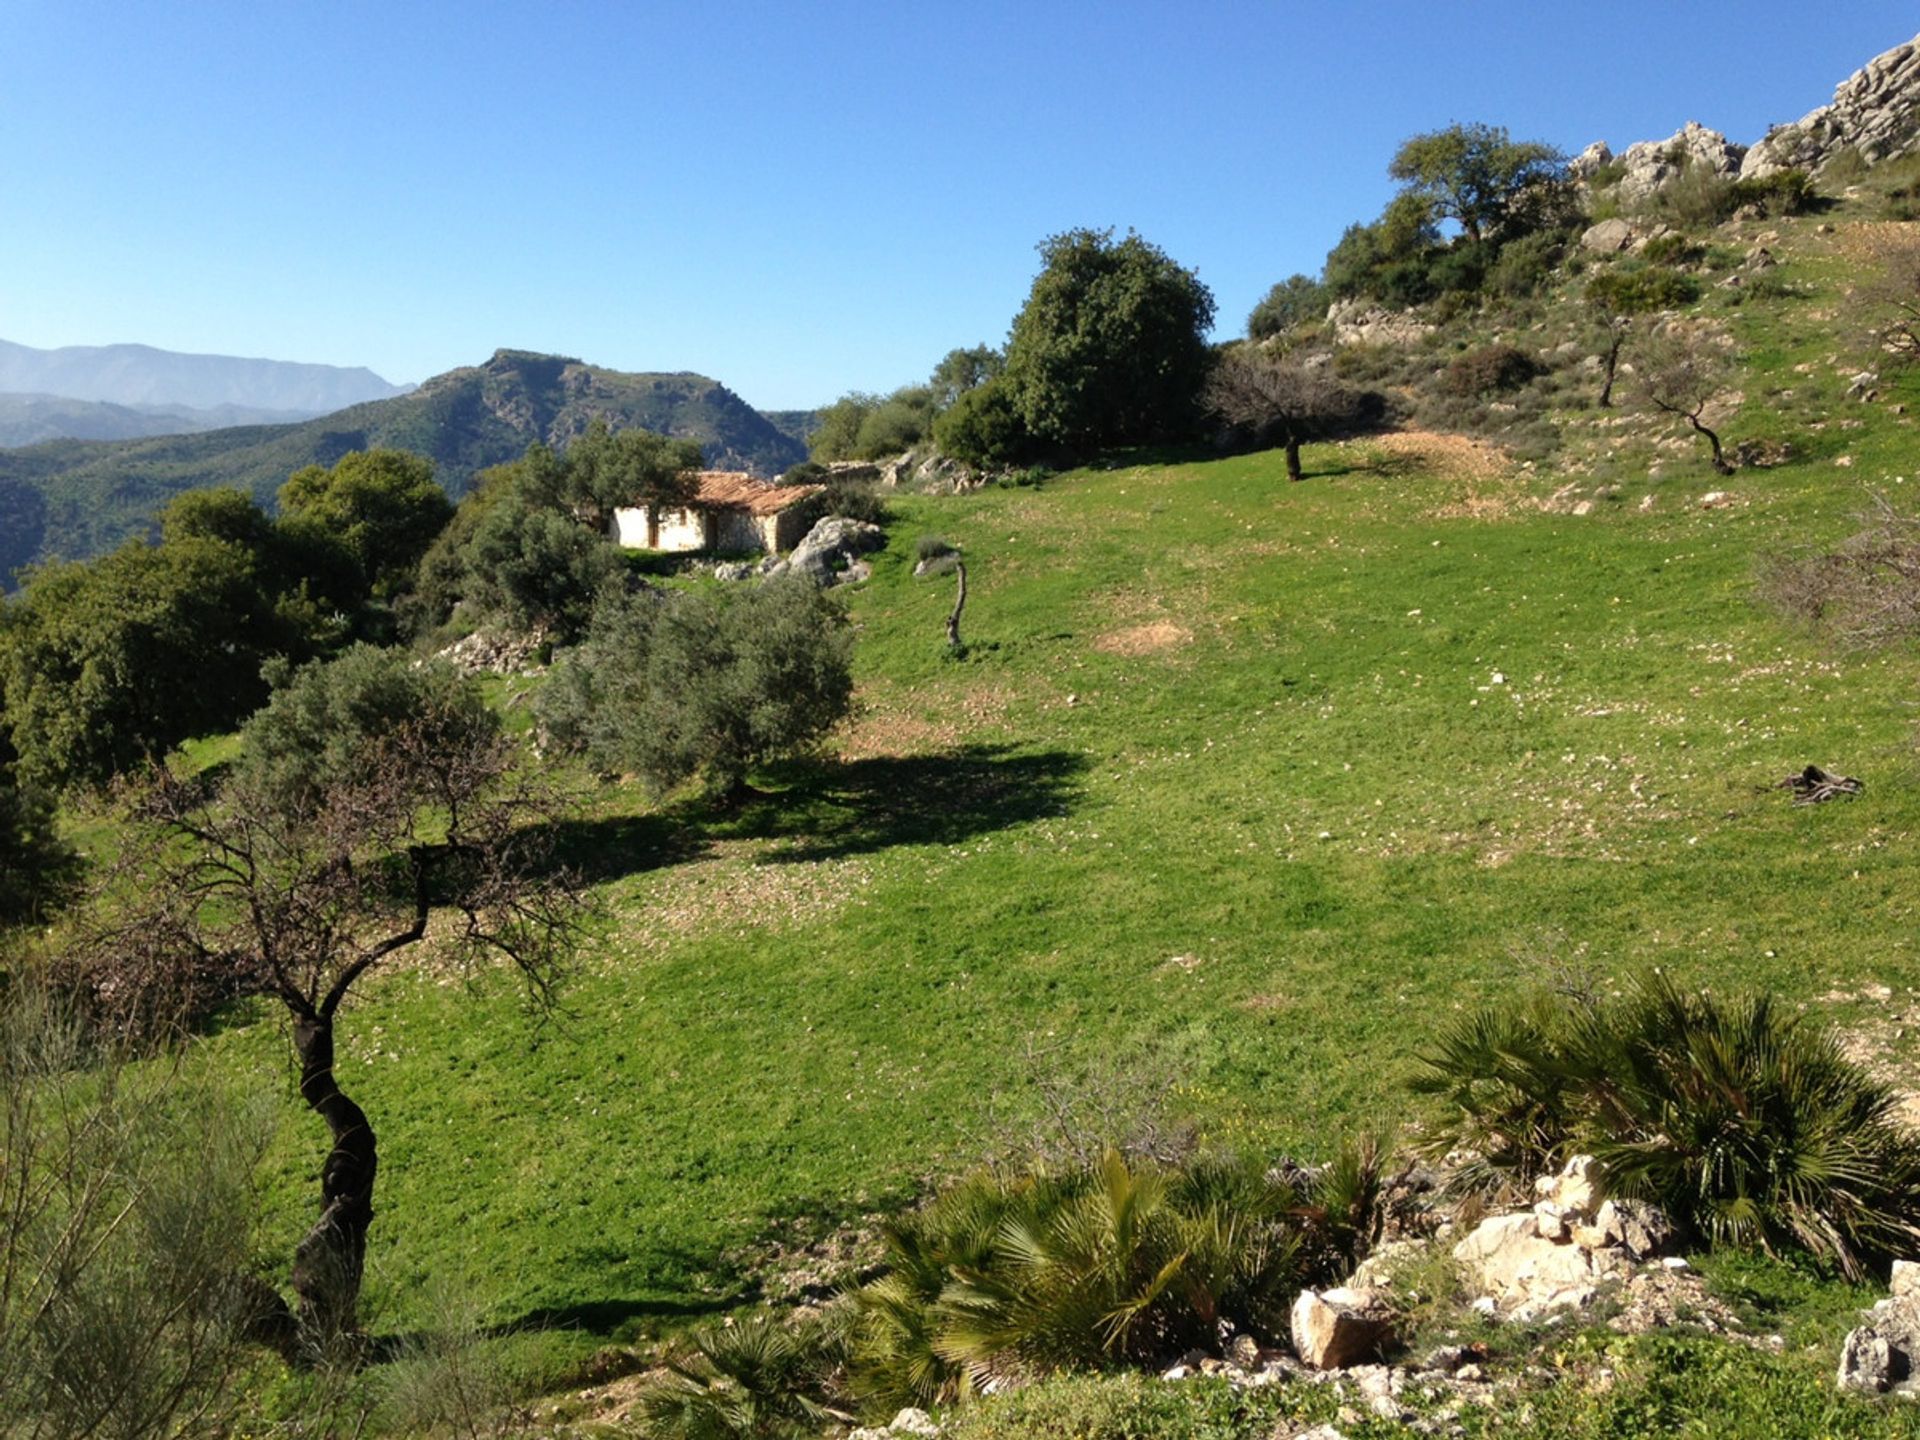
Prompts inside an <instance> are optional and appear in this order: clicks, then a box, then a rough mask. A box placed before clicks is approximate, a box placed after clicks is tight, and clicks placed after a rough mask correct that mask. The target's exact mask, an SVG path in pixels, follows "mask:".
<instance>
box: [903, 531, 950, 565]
mask: <svg viewBox="0 0 1920 1440" xmlns="http://www.w3.org/2000/svg"><path fill="white" fill-rule="evenodd" d="M953 553H954V548H953V543H952V542H951V541H949V540H948V539H947V537H946V536H944V535H922V536H921V537H920V538H919V539H918V540H917V541H915V542H914V546H913V558H914V559H916V560H938V559H939V558H940V557H941V556H942V555H951V554H953Z"/></svg>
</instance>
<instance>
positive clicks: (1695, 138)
mask: <svg viewBox="0 0 1920 1440" xmlns="http://www.w3.org/2000/svg"><path fill="white" fill-rule="evenodd" d="M1746 153H1747V147H1746V146H1744V145H1736V144H1734V142H1733V141H1731V140H1729V139H1727V137H1726V136H1724V135H1722V134H1721V133H1720V132H1719V131H1718V130H1709V129H1707V127H1706V126H1704V125H1702V124H1701V123H1700V122H1699V121H1698V120H1689V121H1688V122H1687V123H1686V124H1685V125H1683V126H1682V127H1681V128H1680V129H1679V130H1676V131H1675V132H1674V133H1673V134H1671V135H1669V136H1668V137H1667V138H1666V139H1664V140H1642V141H1640V142H1639V143H1638V144H1637V145H1629V146H1628V147H1627V148H1626V150H1625V151H1623V152H1622V153H1621V155H1620V164H1621V165H1622V166H1624V167H1625V169H1626V173H1625V174H1624V175H1622V176H1621V177H1620V184H1619V188H1618V189H1617V191H1616V192H1615V193H1616V194H1618V196H1619V197H1620V199H1621V200H1623V201H1627V202H1632V201H1636V200H1644V199H1646V198H1647V197H1648V196H1650V195H1652V194H1653V193H1654V192H1655V191H1656V190H1658V189H1660V188H1661V187H1662V186H1663V185H1666V184H1668V183H1669V182H1670V181H1673V180H1676V179H1678V178H1679V177H1680V175H1681V174H1682V173H1683V172H1685V171H1688V170H1695V171H1698V170H1706V171H1708V172H1709V173H1711V174H1714V175H1719V176H1723V177H1725V178H1727V179H1733V178H1734V177H1735V176H1737V175H1739V173H1740V165H1741V162H1742V160H1744V159H1745V157H1746Z"/></svg>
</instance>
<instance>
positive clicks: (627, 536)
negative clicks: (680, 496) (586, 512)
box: [607, 470, 825, 555]
mask: <svg viewBox="0 0 1920 1440" xmlns="http://www.w3.org/2000/svg"><path fill="white" fill-rule="evenodd" d="M698 480H699V486H698V489H697V490H696V492H695V494H694V498H693V503H692V504H690V505H688V506H687V507H686V508H685V509H682V510H662V511H661V512H660V513H659V514H658V515H656V514H654V513H653V507H652V506H651V505H632V506H626V507H623V508H621V509H618V510H615V511H614V512H613V518H612V520H610V521H608V522H607V532H608V534H609V535H610V536H611V537H612V538H613V540H614V542H615V543H616V544H619V545H623V546H625V547H626V548H628V549H629V550H671V551H676V552H684V551H692V550H711V551H716V552H718V553H720V554H728V555H733V554H742V553H761V554H767V555H777V554H779V553H780V552H782V551H785V550H791V549H792V548H793V547H794V546H795V545H797V544H799V543H800V541H801V540H802V539H803V538H804V537H805V535H806V533H807V527H808V526H809V525H811V524H812V523H813V521H814V519H815V518H816V517H815V516H814V514H813V510H812V507H810V506H808V505H806V504H805V503H803V502H805V501H807V500H810V499H812V498H813V497H814V496H815V495H818V494H819V493H820V492H821V490H823V489H824V488H825V487H824V486H820V485H773V484H770V483H768V482H767V481H765V480H761V479H758V478H757V477H755V476H752V475H748V474H746V473H744V472H742V471H735V470H702V471H701V472H700V474H699V477H698Z"/></svg>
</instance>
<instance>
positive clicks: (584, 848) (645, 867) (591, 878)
mask: <svg viewBox="0 0 1920 1440" xmlns="http://www.w3.org/2000/svg"><path fill="white" fill-rule="evenodd" d="M547 835H548V839H549V840H550V842H551V844H552V847H553V848H552V851H551V858H552V862H553V864H554V865H556V866H558V867H561V868H563V869H567V870H571V871H572V872H573V873H574V874H576V875H578V876H579V877H580V879H581V880H583V881H584V882H585V883H587V884H589V885H596V884H599V883H601V882H602V881H607V880H619V879H623V878H625V877H626V876H629V875H641V874H645V873H646V872H647V871H649V870H659V869H662V868H663V867H665V866H668V865H679V864H682V863H684V862H686V861H688V860H697V859H699V858H700V856H701V855H702V854H703V853H704V852H705V850H706V848H707V840H706V837H705V836H704V835H702V834H701V833H700V831H699V829H698V828H697V827H696V826H694V825H692V824H689V823H688V821H687V819H686V818H685V817H683V816H680V815H676V814H661V813H650V814H644V815H602V816H581V817H576V818H572V819H566V820H558V821H555V822H554V823H553V824H552V825H551V826H550V827H549V828H548V832H547Z"/></svg>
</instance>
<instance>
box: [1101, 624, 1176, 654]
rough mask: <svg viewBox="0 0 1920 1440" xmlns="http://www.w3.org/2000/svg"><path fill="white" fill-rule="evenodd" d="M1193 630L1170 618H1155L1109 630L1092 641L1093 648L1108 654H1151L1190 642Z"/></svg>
mask: <svg viewBox="0 0 1920 1440" xmlns="http://www.w3.org/2000/svg"><path fill="white" fill-rule="evenodd" d="M1192 640H1193V632H1192V631H1191V630H1189V629H1187V628H1186V627H1185V626H1183V625H1176V624H1174V623H1173V622H1172V621H1171V620H1155V621H1153V622H1152V623H1150V624H1147V625H1132V626H1129V627H1128V628H1127V629H1125V630H1109V631H1108V632H1107V633H1106V634H1105V635H1102V636H1101V637H1100V638H1099V639H1098V640H1095V641H1094V642H1093V648H1094V649H1096V650H1099V651H1101V652H1103V653H1104V654H1108V655H1152V654H1154V653H1155V652H1157V651H1161V650H1172V649H1176V648H1177V647H1179V646H1182V645H1187V644H1190V643H1191V642H1192Z"/></svg>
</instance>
